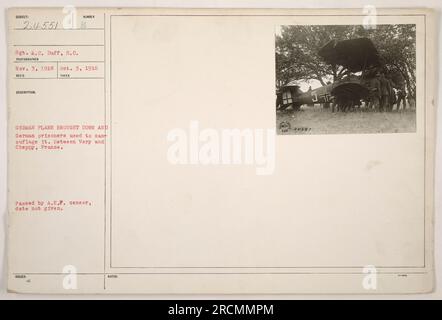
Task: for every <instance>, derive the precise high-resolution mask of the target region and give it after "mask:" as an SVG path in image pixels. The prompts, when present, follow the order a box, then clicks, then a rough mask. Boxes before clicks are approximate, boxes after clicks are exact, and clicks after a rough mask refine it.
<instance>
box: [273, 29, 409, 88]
mask: <svg viewBox="0 0 442 320" xmlns="http://www.w3.org/2000/svg"><path fill="white" fill-rule="evenodd" d="M362 37H366V38H370V39H371V40H372V41H373V43H374V45H375V47H376V48H377V50H378V52H379V55H380V57H381V60H382V62H383V66H384V69H385V71H386V72H388V73H391V74H395V75H396V79H397V78H398V77H399V78H401V79H402V80H400V81H398V82H405V85H406V88H407V91H408V92H409V93H412V94H413V95H414V94H415V87H416V82H415V72H416V26H415V25H411V24H400V25H377V26H376V28H374V29H365V28H364V27H363V26H361V25H299V26H298V25H290V26H281V33H280V35H277V36H276V79H277V84H276V85H277V87H280V86H283V85H285V84H287V83H289V82H291V81H293V80H296V81H310V80H313V79H315V80H318V81H319V82H320V83H321V84H323V85H324V84H325V83H326V82H327V81H336V80H338V79H341V78H342V77H343V76H344V75H345V74H348V70H345V68H343V67H341V66H336V65H328V64H326V63H325V62H324V61H323V60H322V58H321V57H320V56H319V55H318V51H319V49H321V48H322V47H323V46H324V45H325V44H327V43H328V42H329V41H331V40H333V39H335V40H346V39H354V38H362Z"/></svg>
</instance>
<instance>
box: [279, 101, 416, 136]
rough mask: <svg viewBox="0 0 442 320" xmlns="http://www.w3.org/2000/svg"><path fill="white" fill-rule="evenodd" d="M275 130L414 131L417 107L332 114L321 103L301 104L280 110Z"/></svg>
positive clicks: (321, 132)
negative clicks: (299, 107) (309, 105)
mask: <svg viewBox="0 0 442 320" xmlns="http://www.w3.org/2000/svg"><path fill="white" fill-rule="evenodd" d="M281 123H282V124H281ZM287 124H290V125H287ZM276 129H277V131H278V134H289V135H290V134H343V133H396V132H415V131H416V110H414V109H407V110H405V111H404V110H401V111H399V112H397V111H392V112H366V111H359V110H357V111H350V112H335V113H332V112H331V109H323V108H322V107H320V106H315V107H302V108H301V110H300V111H293V110H285V111H277V112H276Z"/></svg>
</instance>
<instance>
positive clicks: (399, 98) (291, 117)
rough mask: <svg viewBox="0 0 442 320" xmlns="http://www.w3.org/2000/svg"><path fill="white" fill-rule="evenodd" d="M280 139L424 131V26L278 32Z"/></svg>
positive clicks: (287, 29) (279, 28)
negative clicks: (419, 109)
mask: <svg viewBox="0 0 442 320" xmlns="http://www.w3.org/2000/svg"><path fill="white" fill-rule="evenodd" d="M275 61H276V129H277V132H278V134H280V135H293V134H348V133H350V134H351V133H353V134H358V133H360V134H364V133H406V132H416V25H414V24H388V25H387V24H384V25H371V26H364V25H282V26H277V27H276V34H275Z"/></svg>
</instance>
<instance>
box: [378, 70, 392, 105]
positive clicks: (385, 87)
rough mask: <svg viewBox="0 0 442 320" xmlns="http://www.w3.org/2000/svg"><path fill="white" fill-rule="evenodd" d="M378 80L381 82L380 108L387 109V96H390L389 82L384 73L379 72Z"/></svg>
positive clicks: (388, 102)
mask: <svg viewBox="0 0 442 320" xmlns="http://www.w3.org/2000/svg"><path fill="white" fill-rule="evenodd" d="M379 82H380V83H381V109H382V111H388V110H389V109H390V108H389V104H390V101H389V97H390V91H391V88H390V82H389V81H388V79H387V78H385V74H384V73H381V76H380V78H379Z"/></svg>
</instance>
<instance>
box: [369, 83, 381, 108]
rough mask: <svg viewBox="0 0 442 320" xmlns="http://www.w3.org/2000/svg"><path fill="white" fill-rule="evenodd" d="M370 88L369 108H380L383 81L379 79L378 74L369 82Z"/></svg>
mask: <svg viewBox="0 0 442 320" xmlns="http://www.w3.org/2000/svg"><path fill="white" fill-rule="evenodd" d="M368 85H369V88H370V98H369V99H370V101H369V103H368V110H375V111H378V110H379V101H380V98H381V83H380V81H379V79H378V74H376V76H375V77H373V78H371V79H370V81H369V83H368Z"/></svg>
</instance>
